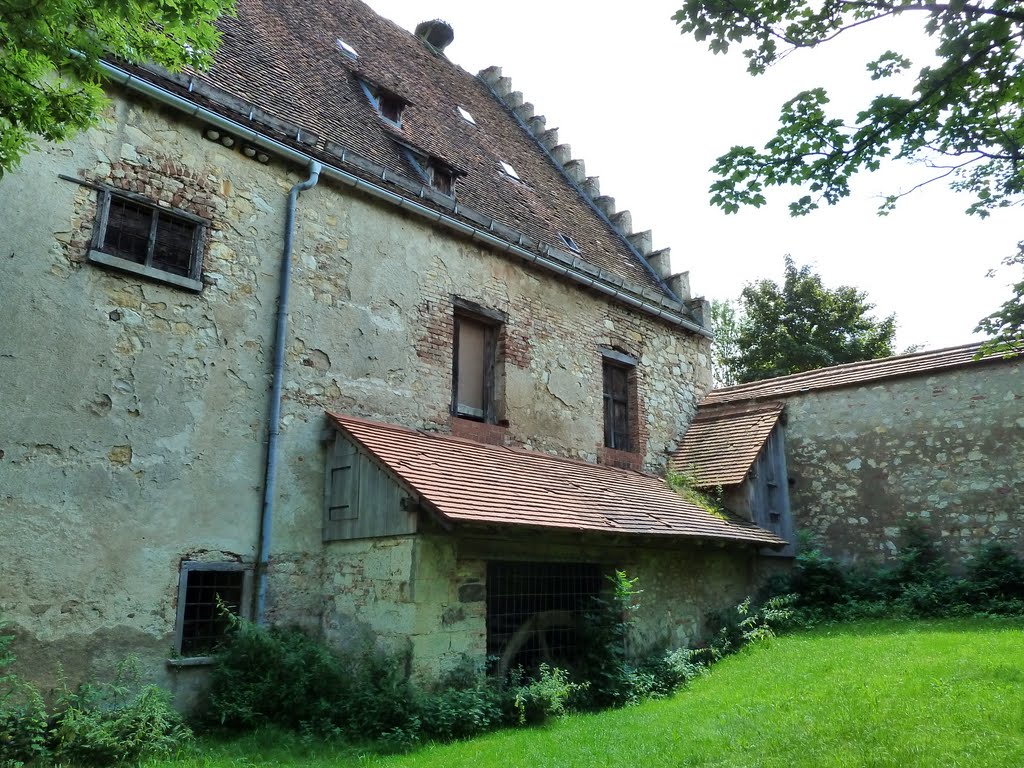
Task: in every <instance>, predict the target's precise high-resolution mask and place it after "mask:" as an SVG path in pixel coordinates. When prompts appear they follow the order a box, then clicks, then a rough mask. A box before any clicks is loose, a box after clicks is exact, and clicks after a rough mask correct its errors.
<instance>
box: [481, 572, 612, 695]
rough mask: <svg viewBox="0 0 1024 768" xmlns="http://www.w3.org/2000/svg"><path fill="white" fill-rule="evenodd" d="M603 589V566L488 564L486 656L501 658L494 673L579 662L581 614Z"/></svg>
mask: <svg viewBox="0 0 1024 768" xmlns="http://www.w3.org/2000/svg"><path fill="white" fill-rule="evenodd" d="M603 585H604V578H603V572H602V569H601V567H600V566H598V565H594V564H589V563H503V562H495V563H488V566H487V654H488V656H492V657H495V658H497V659H498V662H497V665H496V668H495V670H494V671H495V672H496V673H497V674H499V675H501V676H504V675H505V674H507V673H508V672H509V671H510V670H512V669H515V668H516V667H520V666H521V667H522V668H523V669H524V670H526V671H527V672H533V671H536V669H537V667H539V666H540V664H541V663H547V664H549V665H553V666H562V667H566V666H571V665H572V664H573V663H575V662H576V661H577V660H578V657H579V653H580V650H581V635H582V632H581V629H582V628H581V623H582V620H583V614H584V613H585V612H586V611H587V610H589V608H590V607H591V602H592V598H593V597H595V596H596V595H598V594H600V592H601V589H602V587H603Z"/></svg>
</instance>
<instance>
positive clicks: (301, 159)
mask: <svg viewBox="0 0 1024 768" xmlns="http://www.w3.org/2000/svg"><path fill="white" fill-rule="evenodd" d="M99 66H100V69H101V70H102V71H103V72H104V74H106V75H107V76H108V77H109V78H110V79H111V80H112V81H113V82H115V83H118V84H119V85H122V86H124V87H125V88H128V89H130V90H133V91H136V92H138V93H142V94H144V95H146V96H149V97H150V98H153V99H156V100H157V101H159V102H161V103H162V104H166V105H168V106H170V107H173V108H174V109H176V110H178V111H179V112H183V113H184V114H186V115H189V116H191V117H195V118H198V119H200V120H202V121H204V122H206V123H208V124H210V125H215V126H218V127H220V128H222V129H224V130H226V131H230V132H231V133H232V134H234V135H235V136H238V137H239V138H241V139H243V140H245V141H247V142H249V143H251V144H254V145H256V146H259V147H261V148H263V149H265V150H268V151H269V152H272V153H274V154H276V155H278V156H280V157H284V158H286V159H288V160H291V161H293V162H295V163H298V164H300V165H302V166H305V167H309V166H310V164H311V163H313V162H319V161H318V160H317V159H316V158H314V157H313V156H312V155H309V154H307V153H305V152H300V151H299V150H297V149H294V148H292V147H290V146H288V145H287V144H283V143H282V142H280V141H277V140H276V139H273V138H271V137H270V136H267V135H265V134H262V133H260V132H259V131H256V130H254V129H252V128H249V127H247V126H245V125H242V124H241V123H238V122H235V121H234V120H231V119H229V118H226V117H224V116H222V115H220V114H218V113H216V112H213V111H212V110H209V109H207V108H206V107H202V106H200V105H198V104H196V103H194V102H191V101H189V100H188V99H185V98H182V97H181V96H178V95H177V94H175V93H172V92H171V91H169V90H167V89H166V88H162V87H160V86H158V85H154V84H153V83H151V82H149V81H148V80H143V79H142V78H140V77H136V76H135V75H133V74H131V73H130V72H126V71H124V70H123V69H121V68H120V67H116V66H114V65H113V64H110V63H108V62H105V61H100V62H99ZM322 175H324V176H327V177H328V178H331V179H334V180H335V181H340V182H341V183H342V184H345V185H347V186H350V187H354V188H356V189H358V190H359V191H361V192H365V193H366V194H368V195H370V196H372V197H376V198H377V199H379V200H384V201H386V202H388V203H391V204H392V205H395V206H397V207H399V208H402V209H404V210H407V211H410V212H411V213H415V214H416V215H417V216H419V217H421V218H424V219H427V220H428V221H431V222H434V223H436V224H440V225H441V226H443V227H445V228H447V229H450V230H453V231H455V232H458V233H460V234H463V235H468V236H470V237H472V238H473V239H474V240H478V241H480V242H482V243H486V244H487V245H489V246H491V247H493V248H497V249H498V250H500V251H505V252H507V253H511V254H514V255H516V256H518V257H519V258H521V259H524V260H526V261H528V262H530V263H533V264H537V265H538V266H541V267H544V268H545V269H548V270H551V271H554V272H556V273H557V274H560V275H564V276H565V277H567V278H569V279H570V280H572V281H574V282H576V283H578V284H580V285H583V286H585V287H587V288H593V289H594V290H597V291H599V292H601V293H604V294H606V295H608V296H611V297H612V298H614V299H616V300H618V301H620V302H622V303H625V304H628V305H630V306H632V307H635V308H636V309H639V310H640V311H642V312H644V313H645V314H648V315H652V316H654V317H657V318H660V319H661V320H664V321H665V322H667V323H669V324H671V325H675V326H678V327H680V328H684V329H685V330H687V331H690V332H692V333H696V334H699V335H701V336H705V337H707V338H709V339H710V338H713V337H714V334H712V333H711V331H709V330H708V329H706V328H704V327H702V326H700V325H698V324H697V323H695V322H693V321H692V320H688V319H686V318H685V317H683V316H681V315H679V314H678V313H676V312H672V311H670V310H667V309H665V308H663V307H660V306H657V305H656V304H652V303H651V302H649V301H645V300H644V299H642V298H639V297H637V296H634V295H632V294H629V293H625V292H623V291H620V290H619V289H618V288H616V287H615V286H613V285H610V284H608V283H605V282H603V281H600V280H596V279H594V278H593V277H591V276H590V275H587V274H585V273H583V272H579V271H577V270H575V269H573V268H572V267H570V266H567V265H564V264H561V263H559V262H557V261H554V260H552V259H548V258H545V257H544V256H541V255H540V254H537V253H534V252H533V251H530V250H527V249H526V248H523V247H522V246H519V245H516V244H515V243H510V242H508V241H506V240H502V239H501V238H499V237H495V236H494V235H492V234H490V233H489V232H486V231H485V230H482V229H478V228H477V227H474V226H471V225H469V224H466V223H464V222H462V221H459V220H458V219H455V218H453V217H451V216H448V215H446V214H443V213H440V212H439V211H436V210H434V209H433V208H429V207H427V206H425V205H421V204H420V203H417V202H415V201H413V200H410V199H408V198H406V197H403V196H401V195H398V194H395V193H394V192H391V191H389V190H387V189H384V188H382V187H379V186H377V185H376V184H372V183H370V182H368V181H365V180H364V179H362V178H360V177H358V176H356V175H354V174H351V173H349V172H347V171H344V170H342V169H340V168H338V167H336V166H333V165H323V169H322Z"/></svg>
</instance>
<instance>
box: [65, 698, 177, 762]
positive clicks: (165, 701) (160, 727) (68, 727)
mask: <svg viewBox="0 0 1024 768" xmlns="http://www.w3.org/2000/svg"><path fill="white" fill-rule="evenodd" d="M192 743H193V737H192V731H191V730H190V729H189V727H188V726H187V725H185V722H184V720H183V719H182V717H181V715H180V714H179V713H178V712H177V711H176V710H175V709H174V707H173V706H171V695H170V694H169V693H168V692H167V691H165V690H163V689H161V688H159V687H157V686H155V685H147V686H144V687H143V688H142V689H141V690H140V691H139V692H138V693H137V694H135V695H133V696H130V695H128V693H127V688H126V687H124V686H122V685H120V684H114V685H103V686H96V687H87V688H86V689H85V691H84V692H82V693H78V694H75V695H73V696H70V697H69V698H68V699H67V700H66V708H65V709H64V711H63V712H61V714H60V715H59V716H58V718H57V720H56V725H55V727H54V731H53V744H54V752H55V754H56V755H58V756H59V757H61V758H66V759H69V760H71V761H72V762H74V763H76V764H79V765H110V764H111V763H121V762H132V763H135V762H138V761H139V760H141V759H143V758H167V757H172V756H174V755H175V754H178V753H179V752H181V751H183V750H185V749H187V748H188V747H190V746H192Z"/></svg>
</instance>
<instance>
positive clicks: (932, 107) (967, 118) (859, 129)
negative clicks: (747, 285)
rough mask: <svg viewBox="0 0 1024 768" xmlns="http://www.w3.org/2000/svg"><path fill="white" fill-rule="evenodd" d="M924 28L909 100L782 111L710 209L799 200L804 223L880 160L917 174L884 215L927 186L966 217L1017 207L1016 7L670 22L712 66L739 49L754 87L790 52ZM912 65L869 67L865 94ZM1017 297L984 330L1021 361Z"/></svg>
mask: <svg viewBox="0 0 1024 768" xmlns="http://www.w3.org/2000/svg"><path fill="white" fill-rule="evenodd" d="M914 13H916V14H919V16H920V18H921V19H922V21H923V24H922V28H923V30H924V32H925V33H926V34H927V35H928V36H930V37H931V38H932V39H933V40H934V41H935V61H934V62H933V63H929V64H927V65H925V66H923V67H921V68H920V69H919V70H918V71H917V73H916V80H915V82H914V85H913V88H912V89H911V91H910V95H909V96H896V95H893V94H887V93H880V94H879V95H877V96H875V97H874V98H873V99H872V100H871V101H870V102H869V103H868V104H867V105H865V106H864V107H863V108H862V109H861V110H859V111H858V112H857V113H856V114H855V115H853V116H850V117H847V118H843V117H840V116H837V115H835V114H834V113H833V112H832V111H831V110H830V109H829V105H830V99H829V96H828V93H827V92H826V91H825V89H824V88H811V89H808V90H806V91H803V92H801V93H799V94H797V95H796V96H794V97H793V98H792V99H790V100H789V101H787V102H786V103H785V104H783V105H782V110H781V113H780V115H779V125H778V130H777V132H776V134H775V136H774V137H773V138H771V139H770V140H769V141H768V142H767V143H766V144H765V146H764V148H763V149H762V150H758V149H756V148H755V147H753V146H734V147H732V148H731V149H730V150H729V151H728V152H726V153H725V154H723V155H721V156H720V157H719V158H718V159H717V161H716V163H715V165H714V166H713V167H712V169H711V170H712V172H713V173H714V174H715V175H716V176H717V179H716V180H715V181H714V182H713V183H712V185H711V189H710V192H711V203H712V204H713V205H716V206H718V207H720V208H721V209H722V210H724V211H725V212H726V213H734V212H736V211H737V210H739V208H740V207H742V206H754V207H760V206H762V205H764V204H765V203H766V198H765V190H766V189H767V188H769V187H775V186H796V187H799V188H800V192H799V193H798V194H799V195H800V196H799V197H798V198H797V199H796V200H794V201H793V202H791V203H790V205H789V209H790V212H791V214H792V215H794V216H799V215H803V214H806V213H809V212H810V211H813V210H814V209H816V208H818V207H819V205H820V204H821V203H823V202H824V203H826V204H828V205H833V204H835V203H837V202H838V201H839V200H841V199H842V198H844V197H847V196H849V194H850V183H851V179H852V178H853V177H854V176H856V175H857V174H858V173H861V172H864V171H868V172H871V171H876V170H878V169H879V168H880V167H881V165H882V163H883V162H884V161H886V160H908V161H912V162H914V163H915V164H916V167H918V168H921V169H924V173H923V174H922V177H921V180H920V182H919V183H917V184H915V185H914V186H913V187H912V188H911V189H910V190H909V191H908V192H899V193H894V194H890V195H888V196H887V197H886V198H885V199H884V202H883V203H882V205H881V207H880V209H879V212H880V213H883V214H885V213H888V212H889V211H891V210H892V208H893V206H895V204H896V203H897V201H898V200H899V199H900V198H901V197H902V196H904V195H905V194H909V192H912V191H914V190H916V189H918V188H920V187H922V186H924V185H926V184H930V183H933V182H937V181H945V182H948V183H949V185H950V186H951V187H952V188H953V189H954V190H957V191H961V192H965V193H967V194H968V195H970V196H971V197H972V198H973V200H972V202H971V203H970V205H969V207H968V208H967V212H968V213H970V214H975V215H978V216H982V217H984V216H988V215H989V213H990V212H991V211H992V210H994V209H997V208H1005V207H1008V206H1014V205H1019V204H1021V203H1022V202H1024V162H1021V144H1022V141H1024V138H1022V137H1024V99H1022V98H1021V93H1022V90H1024V59H1022V57H1021V47H1020V43H1021V39H1022V38H1024V10H1021V9H1020V7H1019V6H1018V5H1017V4H1015V3H1010V2H995V3H979V2H955V3H931V2H926V0H880V1H879V2H870V3H860V2H852V3H851V2H848V1H847V0H822V1H821V2H811V0H783V1H782V2H778V1H777V0H748V1H747V2H739V3H737V2H731V1H728V2H723V0H685V2H684V4H683V7H682V8H681V9H680V10H679V11H678V12H677V13H676V14H675V15H674V17H673V18H674V20H675V21H676V22H677V23H678V24H679V25H680V28H681V30H682V32H684V33H688V34H692V35H693V37H694V38H695V39H696V40H698V41H707V43H708V47H709V49H710V50H711V51H712V52H714V53H726V52H728V51H729V49H730V48H731V47H733V46H734V45H737V46H740V47H741V50H742V51H743V55H744V56H745V57H746V58H747V69H748V71H749V72H750V73H751V74H752V75H760V74H763V73H764V72H765V71H766V70H767V69H768V68H769V67H770V66H771V65H772V64H774V63H775V62H777V61H779V60H780V59H781V58H783V57H785V56H787V55H789V54H790V53H792V52H793V51H795V50H797V49H802V48H815V47H817V46H819V45H822V44H825V43H827V42H829V41H830V40H832V39H834V38H835V37H837V36H838V35H840V34H842V33H843V32H845V31H846V30H849V29H852V28H853V27H859V26H862V25H864V24H868V23H871V22H876V21H879V20H882V19H886V18H889V17H894V16H897V15H898V16H903V17H906V16H909V15H911V14H914ZM912 68H913V63H912V62H911V61H910V60H909V59H908V58H907V57H906V56H904V55H902V54H901V53H899V52H897V51H885V52H884V53H882V54H881V55H880V56H879V57H878V58H876V59H874V60H873V61H870V62H868V63H867V67H866V70H867V73H868V75H869V76H870V77H871V79H872V80H886V79H888V78H891V77H893V76H894V75H898V74H901V73H909V72H912ZM1022 306H1024V304H1022V291H1021V290H1017V291H1016V293H1015V296H1014V298H1013V299H1011V301H1010V302H1008V304H1007V305H1004V306H1003V307H1002V308H1001V309H1000V310H999V311H997V312H996V313H994V314H993V315H991V316H989V317H988V318H985V319H984V320H982V321H981V326H979V327H980V328H981V329H982V330H985V331H988V332H992V333H995V334H996V338H997V343H1002V344H1007V345H1011V346H1012V348H1014V349H1017V350H1020V349H1021V348H1022V347H1024V336H1022V334H1024V310H1022Z"/></svg>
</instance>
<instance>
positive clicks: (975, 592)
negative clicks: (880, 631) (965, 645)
mask: <svg viewBox="0 0 1024 768" xmlns="http://www.w3.org/2000/svg"><path fill="white" fill-rule="evenodd" d="M765 591H766V593H769V594H770V593H772V592H786V593H792V594H794V595H795V596H796V599H795V602H794V604H793V607H794V617H793V622H794V623H795V624H796V625H798V626H804V627H809V626H813V625H815V624H819V623H824V622H837V621H852V620H856V619H865V618H882V617H884V618H907V619H915V618H957V617H964V616H1024V560H1022V559H1021V558H1020V557H1018V556H1017V555H1016V554H1015V553H1014V552H1013V551H1012V550H1010V549H1009V548H1008V547H1006V546H1005V545H1002V544H998V543H991V544H985V545H983V546H981V547H980V548H979V549H978V551H977V553H976V554H975V556H974V557H973V558H971V559H970V560H969V561H968V563H967V567H966V572H965V573H964V575H963V576H956V575H954V574H953V573H952V572H951V571H950V569H949V567H948V566H947V565H946V563H945V561H944V560H943V559H942V557H941V555H940V554H939V550H938V547H937V546H936V545H935V543H934V542H933V541H932V540H930V539H929V537H928V534H927V533H926V531H925V530H924V529H923V528H922V527H920V526H918V525H910V526H907V528H906V529H904V531H903V532H902V541H901V547H900V557H899V561H898V563H897V564H896V565H895V566H892V567H882V566H875V567H870V566H869V567H865V566H861V567H850V566H843V565H841V564H840V563H838V562H836V561H835V560H833V559H832V558H830V557H827V556H825V555H823V554H822V553H821V552H820V551H818V550H816V549H810V550H808V551H806V552H803V553H801V554H799V555H798V556H797V558H796V563H795V566H794V568H793V571H792V573H791V574H789V575H788V576H785V577H781V578H780V579H778V580H776V581H774V582H773V583H771V584H769V585H768V586H767V587H766V590H765Z"/></svg>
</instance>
